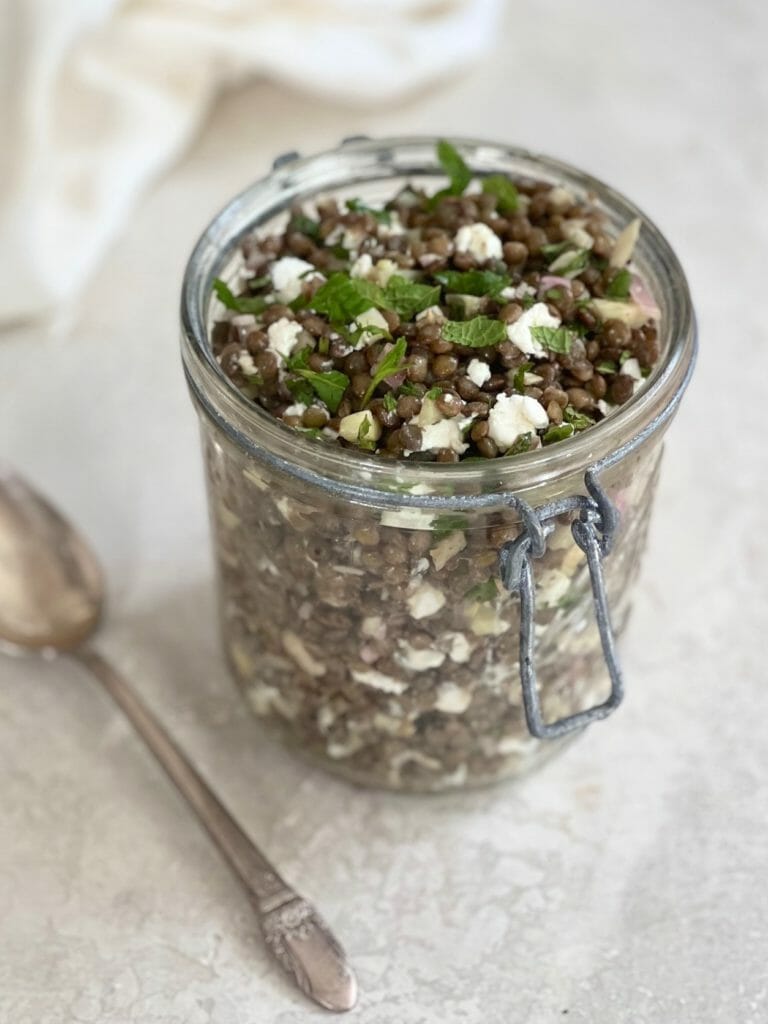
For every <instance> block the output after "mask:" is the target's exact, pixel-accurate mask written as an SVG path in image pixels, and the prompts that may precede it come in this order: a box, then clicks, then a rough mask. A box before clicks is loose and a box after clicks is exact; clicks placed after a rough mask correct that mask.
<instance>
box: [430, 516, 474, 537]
mask: <svg viewBox="0 0 768 1024" xmlns="http://www.w3.org/2000/svg"><path fill="white" fill-rule="evenodd" d="M468 529H469V523H468V522H467V517H466V516H463V515H461V513H460V512H444V513H443V514H442V515H439V516H437V517H436V518H435V519H434V521H433V522H432V532H433V533H435V534H437V535H438V536H447V535H448V534H449V533H454V532H455V531H456V530H468Z"/></svg>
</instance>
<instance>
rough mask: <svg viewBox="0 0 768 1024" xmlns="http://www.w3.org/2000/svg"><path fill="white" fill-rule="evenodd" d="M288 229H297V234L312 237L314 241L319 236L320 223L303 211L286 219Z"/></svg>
mask: <svg viewBox="0 0 768 1024" xmlns="http://www.w3.org/2000/svg"><path fill="white" fill-rule="evenodd" d="M288 231H297V232H298V233H299V234H301V235H306V236H307V238H313V239H314V240H315V241H318V240H319V238H320V224H319V223H318V222H317V221H316V220H312V218H311V217H307V216H306V214H303V213H294V214H293V216H292V217H291V219H290V220H289V221H288Z"/></svg>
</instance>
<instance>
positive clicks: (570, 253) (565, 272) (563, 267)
mask: <svg viewBox="0 0 768 1024" xmlns="http://www.w3.org/2000/svg"><path fill="white" fill-rule="evenodd" d="M588 266H589V249H568V250H566V251H565V252H562V253H561V254H560V255H559V256H558V257H557V259H555V260H553V261H552V262H551V263H550V264H549V267H548V269H549V272H550V273H551V274H559V275H560V277H576V275H577V274H580V273H581V272H582V270H586V268H587V267H588Z"/></svg>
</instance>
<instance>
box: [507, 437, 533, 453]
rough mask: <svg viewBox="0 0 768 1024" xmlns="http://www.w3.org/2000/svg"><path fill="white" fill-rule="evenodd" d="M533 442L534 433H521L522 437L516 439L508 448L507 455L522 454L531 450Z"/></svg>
mask: <svg viewBox="0 0 768 1024" xmlns="http://www.w3.org/2000/svg"><path fill="white" fill-rule="evenodd" d="M532 444H533V434H532V433H528V434H521V435H520V437H518V438H516V439H515V443H514V444H513V445H512V447H511V448H507V450H506V451H505V452H504V454H505V455H522V454H523V452H529V451H530V450H531V445H532Z"/></svg>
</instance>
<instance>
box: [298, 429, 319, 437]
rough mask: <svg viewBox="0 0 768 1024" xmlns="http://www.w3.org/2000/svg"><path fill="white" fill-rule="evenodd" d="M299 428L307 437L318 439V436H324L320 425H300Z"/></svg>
mask: <svg viewBox="0 0 768 1024" xmlns="http://www.w3.org/2000/svg"><path fill="white" fill-rule="evenodd" d="M299 430H300V431H301V433H302V434H305V435H306V436H307V437H311V438H315V439H317V438H318V437H322V436H323V432H322V430H321V429H320V427H299Z"/></svg>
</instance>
